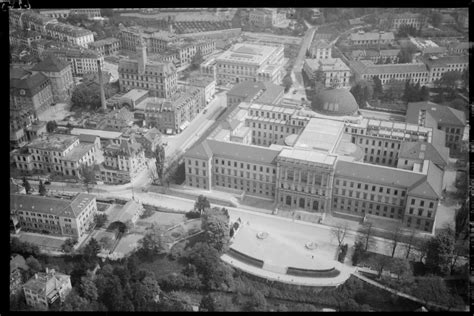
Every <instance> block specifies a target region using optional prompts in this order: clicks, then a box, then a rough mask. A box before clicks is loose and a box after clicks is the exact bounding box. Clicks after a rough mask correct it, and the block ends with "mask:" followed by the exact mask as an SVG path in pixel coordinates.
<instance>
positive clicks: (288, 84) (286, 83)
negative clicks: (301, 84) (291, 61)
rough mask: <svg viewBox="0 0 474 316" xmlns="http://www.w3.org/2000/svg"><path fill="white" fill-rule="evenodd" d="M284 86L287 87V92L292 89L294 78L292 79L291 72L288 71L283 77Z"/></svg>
mask: <svg viewBox="0 0 474 316" xmlns="http://www.w3.org/2000/svg"><path fill="white" fill-rule="evenodd" d="M282 84H283V87H285V93H287V92H288V91H290V88H291V86H292V85H293V79H291V72H288V73H287V74H286V75H285V76H284V77H283V79H282Z"/></svg>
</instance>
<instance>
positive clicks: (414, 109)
mask: <svg viewBox="0 0 474 316" xmlns="http://www.w3.org/2000/svg"><path fill="white" fill-rule="evenodd" d="M421 110H424V111H426V114H429V115H430V116H431V117H432V119H434V120H435V121H436V123H437V124H447V125H457V126H465V125H466V117H465V115H464V112H462V111H459V110H456V109H453V108H451V107H449V106H444V105H440V104H436V103H433V102H429V101H423V102H411V103H408V109H407V115H406V116H407V122H408V123H413V124H418V119H419V116H420V111H421Z"/></svg>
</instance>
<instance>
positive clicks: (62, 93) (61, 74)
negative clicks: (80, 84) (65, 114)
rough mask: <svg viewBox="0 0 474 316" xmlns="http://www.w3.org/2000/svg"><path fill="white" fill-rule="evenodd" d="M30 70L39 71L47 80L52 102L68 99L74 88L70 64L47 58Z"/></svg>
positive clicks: (51, 57) (54, 58) (50, 57)
mask: <svg viewBox="0 0 474 316" xmlns="http://www.w3.org/2000/svg"><path fill="white" fill-rule="evenodd" d="M32 70H33V71H39V72H41V73H42V74H44V75H45V76H46V77H48V78H49V80H50V81H51V87H52V92H53V100H54V102H65V101H67V100H69V99H70V97H71V95H72V90H73V87H74V80H73V78H72V68H71V65H70V64H68V63H67V62H64V61H61V60H59V59H58V58H56V57H54V56H48V57H46V58H45V59H44V60H43V61H42V62H40V63H38V64H36V65H35V66H34V67H33V68H32Z"/></svg>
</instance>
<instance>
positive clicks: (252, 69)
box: [215, 43, 284, 84]
mask: <svg viewBox="0 0 474 316" xmlns="http://www.w3.org/2000/svg"><path fill="white" fill-rule="evenodd" d="M215 61H216V73H217V84H226V83H231V84H234V83H239V82H243V81H254V82H255V81H269V82H272V83H275V84H279V83H280V82H281V79H282V77H283V71H284V69H283V64H284V60H283V46H267V45H257V44H250V43H239V44H235V45H234V46H232V47H231V48H230V49H228V50H227V51H225V52H224V53H223V54H222V55H220V56H219V57H217V58H216V59H215Z"/></svg>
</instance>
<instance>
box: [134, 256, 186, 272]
mask: <svg viewBox="0 0 474 316" xmlns="http://www.w3.org/2000/svg"><path fill="white" fill-rule="evenodd" d="M140 268H142V269H145V270H148V271H151V272H153V273H154V274H155V276H156V277H160V278H162V277H164V276H167V275H170V274H172V273H177V274H179V273H181V270H182V269H183V268H184V265H183V264H181V263H179V262H178V261H177V260H171V259H170V258H169V257H168V256H167V255H160V256H158V257H156V258H155V259H153V261H141V264H140Z"/></svg>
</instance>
